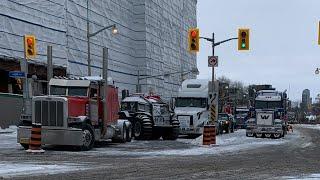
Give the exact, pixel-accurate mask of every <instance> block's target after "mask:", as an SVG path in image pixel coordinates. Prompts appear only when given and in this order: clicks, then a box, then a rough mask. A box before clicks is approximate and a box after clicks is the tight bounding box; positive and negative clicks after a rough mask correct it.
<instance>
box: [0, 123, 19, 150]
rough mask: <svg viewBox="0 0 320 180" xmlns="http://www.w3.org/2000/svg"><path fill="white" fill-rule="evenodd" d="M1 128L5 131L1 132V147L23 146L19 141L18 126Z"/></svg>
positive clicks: (15, 147)
mask: <svg viewBox="0 0 320 180" xmlns="http://www.w3.org/2000/svg"><path fill="white" fill-rule="evenodd" d="M0 130H2V132H3V133H1V132H0V142H1V146H0V149H3V148H6V149H7V148H14V149H17V148H21V147H20V145H19V144H18V143H17V127H16V126H10V127H9V128H7V129H0ZM4 131H5V132H4Z"/></svg>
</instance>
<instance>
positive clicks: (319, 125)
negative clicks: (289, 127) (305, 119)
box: [294, 124, 320, 130]
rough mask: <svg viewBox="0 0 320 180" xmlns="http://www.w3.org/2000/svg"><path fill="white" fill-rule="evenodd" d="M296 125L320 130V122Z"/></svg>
mask: <svg viewBox="0 0 320 180" xmlns="http://www.w3.org/2000/svg"><path fill="white" fill-rule="evenodd" d="M294 126H296V127H302V128H309V129H318V130H320V124H295V125H294Z"/></svg>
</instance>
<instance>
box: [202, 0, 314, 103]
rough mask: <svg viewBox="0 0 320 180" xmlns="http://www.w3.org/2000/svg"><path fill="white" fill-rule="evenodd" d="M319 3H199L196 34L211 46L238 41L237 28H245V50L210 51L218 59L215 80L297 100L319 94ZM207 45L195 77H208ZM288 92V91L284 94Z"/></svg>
mask: <svg viewBox="0 0 320 180" xmlns="http://www.w3.org/2000/svg"><path fill="white" fill-rule="evenodd" d="M319 8H320V0H259V1H258V0H223V1H221V0H198V9H197V11H198V12H197V13H198V16H197V18H198V27H199V28H200V35H201V36H206V37H211V36H212V32H215V39H216V41H220V40H224V39H227V38H230V37H236V36H237V29H238V28H239V27H248V28H250V51H248V52H239V51H237V41H233V42H228V43H225V44H222V45H220V46H218V47H216V48H215V55H217V56H219V67H218V68H215V73H216V76H217V77H219V76H222V75H224V76H226V77H228V78H230V79H232V80H239V81H242V82H244V83H245V84H246V85H249V84H272V85H273V86H274V87H276V88H277V89H278V90H281V91H283V90H285V89H287V90H288V91H289V98H290V99H291V100H301V94H302V91H303V89H306V88H308V89H310V91H311V96H312V97H315V96H316V95H317V94H318V93H320V75H315V74H314V71H315V69H316V67H319V68H320V46H319V45H318V42H317V40H318V22H319V20H320V10H319ZM211 53H212V51H211V44H210V43H209V42H207V41H205V40H201V45H200V52H199V53H198V68H199V71H200V75H199V76H198V78H211V69H210V68H208V64H207V59H208V56H209V55H211ZM289 87H290V90H289Z"/></svg>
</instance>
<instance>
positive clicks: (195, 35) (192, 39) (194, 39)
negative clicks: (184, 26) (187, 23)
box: [188, 28, 200, 52]
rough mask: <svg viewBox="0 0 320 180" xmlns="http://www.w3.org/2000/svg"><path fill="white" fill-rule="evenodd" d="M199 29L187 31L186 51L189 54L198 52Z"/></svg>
mask: <svg viewBox="0 0 320 180" xmlns="http://www.w3.org/2000/svg"><path fill="white" fill-rule="evenodd" d="M199 39H200V34H199V29H198V28H192V29H189V32H188V49H189V51H190V52H199V46H200V44H199Z"/></svg>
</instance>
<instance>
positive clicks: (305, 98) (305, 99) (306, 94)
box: [300, 89, 312, 111]
mask: <svg viewBox="0 0 320 180" xmlns="http://www.w3.org/2000/svg"><path fill="white" fill-rule="evenodd" d="M311 103H312V98H311V97H310V90H309V89H305V90H303V91H302V101H301V105H300V107H301V108H302V109H303V110H305V111H307V110H308V109H309V108H310V107H311Z"/></svg>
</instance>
